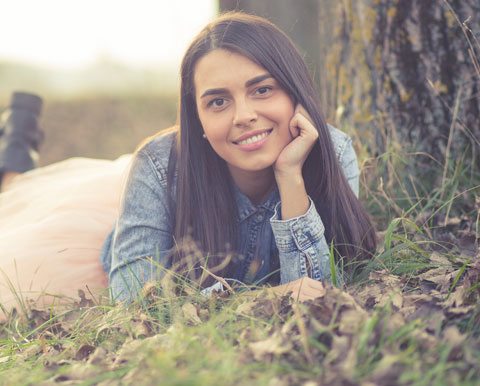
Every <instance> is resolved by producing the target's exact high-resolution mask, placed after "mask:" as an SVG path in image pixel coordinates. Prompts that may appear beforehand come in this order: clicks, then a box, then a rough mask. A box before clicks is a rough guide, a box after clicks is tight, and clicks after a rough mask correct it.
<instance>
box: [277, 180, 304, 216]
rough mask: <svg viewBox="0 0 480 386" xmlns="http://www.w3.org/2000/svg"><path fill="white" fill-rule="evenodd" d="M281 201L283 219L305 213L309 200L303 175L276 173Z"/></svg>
mask: <svg viewBox="0 0 480 386" xmlns="http://www.w3.org/2000/svg"><path fill="white" fill-rule="evenodd" d="M275 179H276V181H277V186H278V191H279V193H280V201H281V203H282V204H281V207H282V210H281V219H282V220H289V219H291V218H294V217H298V216H302V215H304V214H305V213H306V212H307V210H308V207H309V200H308V196H307V191H306V189H305V183H304V180H303V177H302V176H301V175H298V174H293V173H290V174H288V175H278V174H277V175H275Z"/></svg>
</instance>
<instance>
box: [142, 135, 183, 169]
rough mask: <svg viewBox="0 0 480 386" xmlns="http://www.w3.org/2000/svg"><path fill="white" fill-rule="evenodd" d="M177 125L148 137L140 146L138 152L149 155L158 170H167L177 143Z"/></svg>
mask: <svg viewBox="0 0 480 386" xmlns="http://www.w3.org/2000/svg"><path fill="white" fill-rule="evenodd" d="M176 135H177V127H176V126H173V127H171V128H168V129H165V130H162V131H160V132H159V133H158V134H155V135H153V136H152V137H149V138H147V139H146V140H145V141H144V142H143V143H142V144H141V145H140V146H139V148H138V150H137V152H138V153H140V154H143V155H144V156H146V157H148V158H149V159H150V160H151V162H152V163H153V165H154V166H155V168H156V169H157V171H159V172H163V171H166V170H167V167H168V160H169V158H170V151H171V149H172V146H173V144H174V143H175V137H176Z"/></svg>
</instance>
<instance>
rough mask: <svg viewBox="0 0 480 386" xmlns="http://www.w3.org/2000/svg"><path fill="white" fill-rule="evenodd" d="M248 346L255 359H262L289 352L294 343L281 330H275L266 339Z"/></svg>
mask: <svg viewBox="0 0 480 386" xmlns="http://www.w3.org/2000/svg"><path fill="white" fill-rule="evenodd" d="M248 348H249V349H250V351H251V352H252V354H253V357H254V358H255V360H257V361H262V360H268V358H271V357H273V356H280V355H282V354H285V353H287V352H289V351H290V350H291V349H292V343H291V341H289V340H288V339H286V337H285V336H284V335H283V334H280V332H279V331H275V332H274V333H273V335H272V336H271V337H269V338H267V339H265V340H261V341H259V342H254V343H250V344H249V345H248Z"/></svg>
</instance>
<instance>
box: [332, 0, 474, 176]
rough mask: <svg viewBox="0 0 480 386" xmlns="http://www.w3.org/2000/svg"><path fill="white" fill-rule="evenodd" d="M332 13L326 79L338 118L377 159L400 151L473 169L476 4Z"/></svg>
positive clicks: (393, 4) (359, 3)
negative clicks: (333, 20) (333, 22)
mask: <svg viewBox="0 0 480 386" xmlns="http://www.w3.org/2000/svg"><path fill="white" fill-rule="evenodd" d="M336 11H337V12H338V16H339V24H338V28H337V30H336V44H335V48H334V49H333V50H332V51H331V52H330V54H329V61H328V69H327V72H328V73H330V74H331V79H334V80H335V82H332V83H331V84H329V86H328V87H329V90H328V93H329V95H330V97H331V98H332V99H335V100H336V105H337V107H338V110H337V111H338V112H339V117H338V118H339V119H340V118H341V120H342V121H343V122H346V123H348V124H349V125H351V126H354V127H356V128H357V129H358V130H359V131H360V132H361V135H362V138H368V139H369V143H370V144H371V145H372V147H373V149H372V150H373V152H374V153H376V154H381V153H384V152H386V151H389V150H392V146H394V145H395V144H402V145H403V146H404V148H405V149H406V150H414V151H417V152H425V153H426V154H429V155H430V156H432V157H433V158H434V159H435V160H437V161H438V162H440V163H441V164H443V163H444V162H445V160H446V159H455V158H457V157H462V156H463V157H465V159H464V161H465V162H471V163H472V166H474V165H475V164H476V167H477V168H478V165H480V164H479V160H480V158H479V150H480V147H479V146H480V123H479V117H480V67H479V66H478V61H479V59H480V45H479V41H478V39H479V36H480V2H479V1H478V0H450V1H449V2H446V1H443V0H428V1H426V0H344V1H343V2H342V3H341V4H340V5H339V7H338V9H337V10H336ZM474 170H475V166H474ZM477 170H478V169H477Z"/></svg>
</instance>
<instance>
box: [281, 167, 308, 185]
mask: <svg viewBox="0 0 480 386" xmlns="http://www.w3.org/2000/svg"><path fill="white" fill-rule="evenodd" d="M274 175H275V180H276V181H277V185H280V184H282V183H285V184H292V183H293V184H303V183H304V181H303V175H302V171H301V170H288V171H287V170H284V171H282V170H275V171H274Z"/></svg>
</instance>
